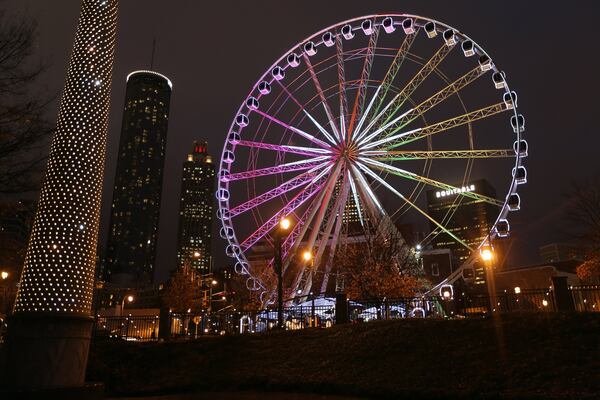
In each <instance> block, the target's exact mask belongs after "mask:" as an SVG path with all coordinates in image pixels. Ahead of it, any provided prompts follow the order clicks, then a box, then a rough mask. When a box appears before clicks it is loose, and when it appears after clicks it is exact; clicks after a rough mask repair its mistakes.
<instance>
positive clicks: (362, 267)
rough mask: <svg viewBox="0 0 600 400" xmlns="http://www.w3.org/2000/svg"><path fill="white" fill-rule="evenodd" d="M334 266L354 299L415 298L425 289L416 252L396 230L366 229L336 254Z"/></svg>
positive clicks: (349, 294)
mask: <svg viewBox="0 0 600 400" xmlns="http://www.w3.org/2000/svg"><path fill="white" fill-rule="evenodd" d="M335 264H336V265H337V266H338V268H339V269H340V270H341V272H342V274H343V276H344V283H345V290H346V293H347V294H348V296H349V297H350V298H353V299H376V298H377V299H381V298H384V297H387V298H399V297H412V296H414V295H416V294H417V293H418V292H420V291H422V290H423V289H424V288H425V285H426V281H425V280H424V279H422V278H421V276H422V271H421V269H420V267H419V264H418V262H417V259H416V258H415V255H414V252H413V251H412V249H411V248H410V246H408V245H407V244H406V242H405V241H404V239H403V238H402V236H401V234H400V233H399V232H398V231H397V230H396V229H381V228H379V229H366V230H365V236H363V237H361V239H359V240H356V241H355V242H353V243H349V244H348V245H347V246H344V248H342V249H340V250H339V251H337V252H336V255H335Z"/></svg>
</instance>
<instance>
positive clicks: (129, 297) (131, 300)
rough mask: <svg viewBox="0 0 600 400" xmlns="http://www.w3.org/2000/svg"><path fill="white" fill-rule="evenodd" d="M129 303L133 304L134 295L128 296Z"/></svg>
mask: <svg viewBox="0 0 600 400" xmlns="http://www.w3.org/2000/svg"><path fill="white" fill-rule="evenodd" d="M127 302H128V303H133V296H132V295H129V296H127Z"/></svg>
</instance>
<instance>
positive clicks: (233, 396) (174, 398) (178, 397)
mask: <svg viewBox="0 0 600 400" xmlns="http://www.w3.org/2000/svg"><path fill="white" fill-rule="evenodd" d="M204 399H210V400H359V398H358V397H344V396H333V395H331V396H330V395H322V394H311V393H283V392H198V393H186V394H173V395H167V396H152V397H111V398H107V399H106V400H204ZM363 399H364V398H363Z"/></svg>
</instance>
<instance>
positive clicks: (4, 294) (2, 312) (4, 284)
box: [0, 271, 10, 317]
mask: <svg viewBox="0 0 600 400" xmlns="http://www.w3.org/2000/svg"><path fill="white" fill-rule="evenodd" d="M9 276H10V274H9V273H8V272H7V271H2V272H0V278H2V280H1V281H0V283H1V284H2V302H1V303H0V305H1V306H2V308H0V315H1V316H3V317H4V316H5V315H6V314H8V284H7V282H6V281H7V279H8V277H9Z"/></svg>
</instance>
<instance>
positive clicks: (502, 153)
mask: <svg viewBox="0 0 600 400" xmlns="http://www.w3.org/2000/svg"><path fill="white" fill-rule="evenodd" d="M361 155H364V156H367V157H369V158H370V159H373V160H378V161H407V160H432V159H455V158H458V159H464V158H514V157H515V156H516V155H515V152H514V150H512V149H496V150H439V151H386V150H367V151H364V152H361Z"/></svg>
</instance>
